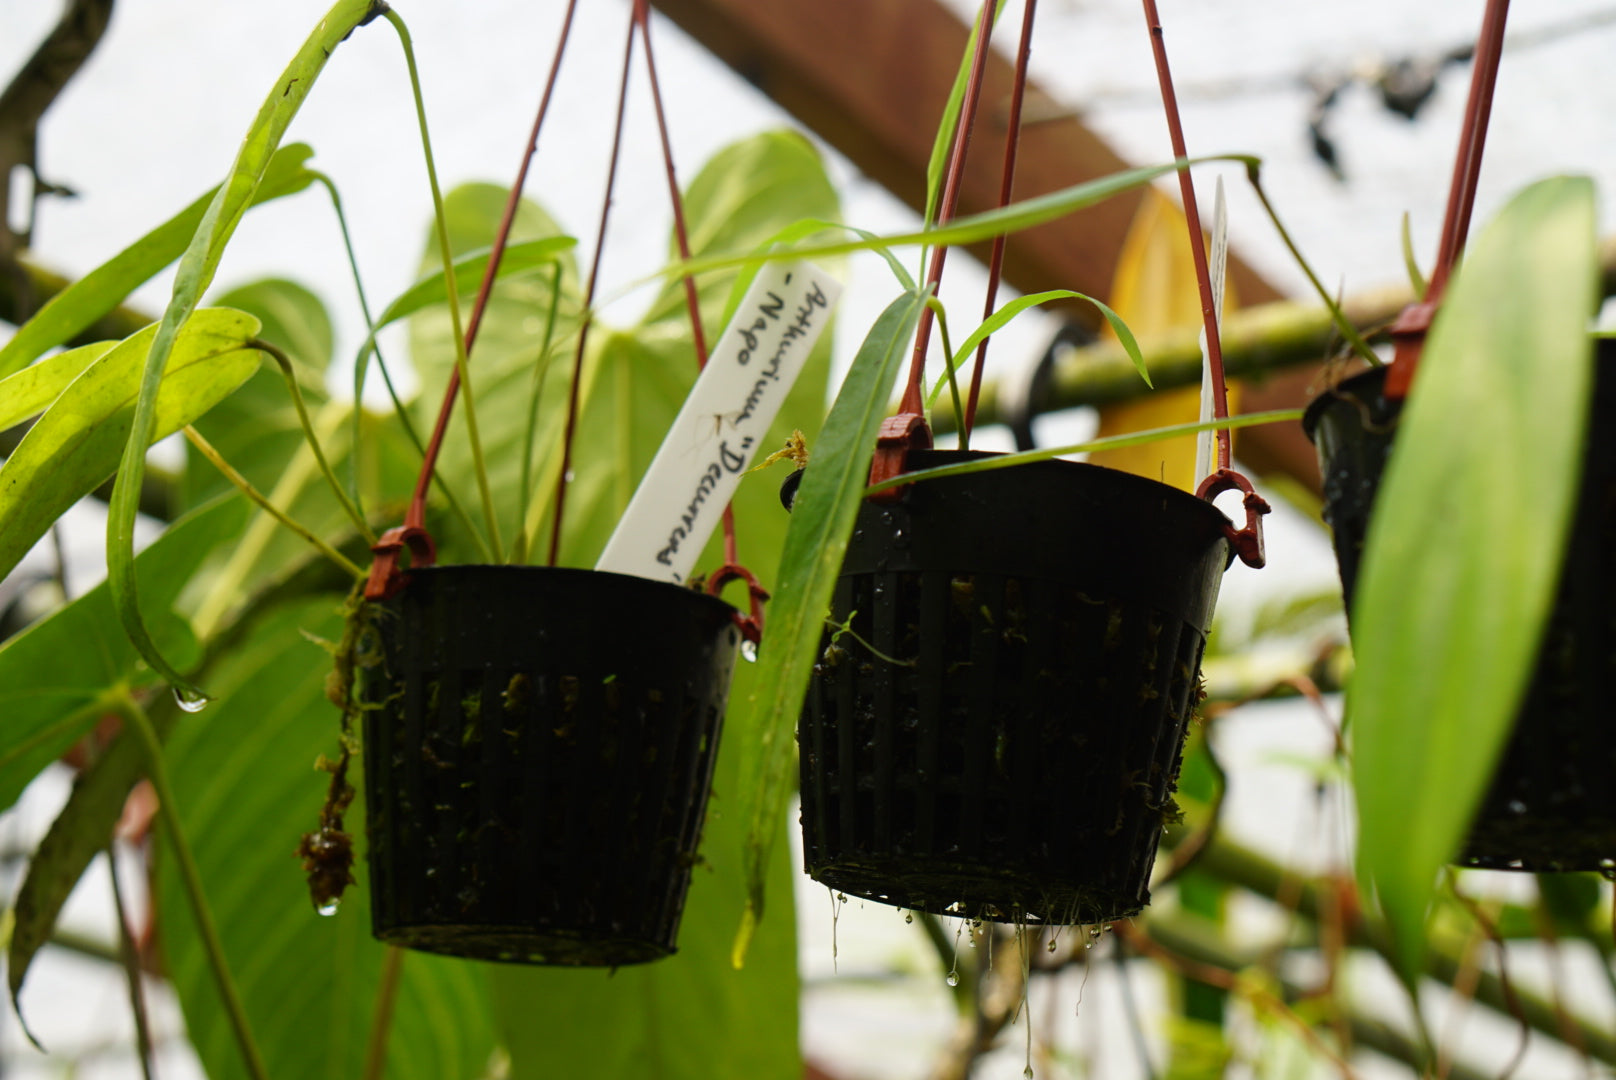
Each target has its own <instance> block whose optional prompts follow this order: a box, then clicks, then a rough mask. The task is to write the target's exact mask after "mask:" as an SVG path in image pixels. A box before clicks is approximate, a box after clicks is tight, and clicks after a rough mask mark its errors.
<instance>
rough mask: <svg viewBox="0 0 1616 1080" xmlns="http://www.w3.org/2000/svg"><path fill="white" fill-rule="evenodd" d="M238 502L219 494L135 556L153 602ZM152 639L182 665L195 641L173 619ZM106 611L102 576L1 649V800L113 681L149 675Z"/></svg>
mask: <svg viewBox="0 0 1616 1080" xmlns="http://www.w3.org/2000/svg"><path fill="white" fill-rule="evenodd" d="M245 519H246V507H245V505H244V504H243V503H242V502H241V501H240V500H237V499H232V500H227V501H225V502H223V503H220V504H216V505H214V506H212V507H208V508H205V509H203V510H199V511H198V512H197V513H195V514H193V515H191V516H189V517H187V518H185V519H183V520H181V521H179V522H176V523H175V524H174V525H173V526H171V527H170V528H169V529H168V530H167V531H165V532H164V533H163V535H162V536H161V537H159V538H158V539H157V540H156V541H155V542H154V543H153V544H152V545H151V547H149V548H147V549H146V550H145V551H143V552H141V553H140V555H138V556H137V557H136V561H137V562H138V563H139V564H140V568H141V572H142V573H145V574H149V575H150V577H151V583H152V594H151V600H152V609H153V610H154V611H164V612H166V611H168V610H169V609H171V608H172V607H173V606H174V603H175V601H176V599H177V598H178V597H179V595H180V590H181V589H182V588H184V586H185V584H186V583H187V582H188V581H189V580H190V579H191V577H192V575H193V574H194V573H195V572H196V570H197V567H198V566H199V564H200V563H201V562H202V559H203V557H204V556H206V555H207V554H208V552H210V551H211V550H213V549H214V548H216V547H217V546H218V545H219V544H220V543H222V542H223V541H224V540H225V538H226V537H228V536H231V535H234V534H235V533H236V532H238V531H239V530H240V528H241V524H242V522H243V521H244V520H245ZM159 626H160V631H161V632H160V636H161V637H162V638H163V639H164V640H166V641H167V642H168V643H169V645H170V647H172V648H173V649H174V650H175V654H176V655H177V656H179V657H180V658H181V660H182V662H194V661H195V659H196V642H195V639H194V638H193V637H192V636H191V634H190V632H189V630H188V628H187V627H186V626H185V625H184V624H183V623H182V621H181V620H179V619H177V618H165V619H163V620H162V621H161V622H160V624H159ZM137 660H138V657H137V655H136V653H135V650H134V647H133V646H132V645H130V644H129V642H128V641H127V640H126V639H125V638H124V636H123V634H122V633H121V632H120V631H119V629H118V627H117V621H116V619H114V618H113V612H112V599H111V597H110V596H109V595H108V592H107V586H106V585H105V584H104V583H103V584H101V585H98V586H96V587H95V588H93V589H91V590H90V591H89V592H87V593H85V594H84V595H83V596H81V597H79V598H78V599H77V600H75V601H73V603H71V604H69V605H67V606H66V607H64V608H60V609H59V610H57V611H55V612H53V613H52V614H51V615H50V616H49V617H47V618H45V619H42V620H41V621H39V622H37V623H35V624H34V625H33V626H31V627H29V628H28V629H27V630H25V631H23V632H22V633H21V634H18V635H17V636H16V637H14V638H12V639H10V640H9V641H7V642H6V643H5V644H4V645H3V646H0V715H3V716H4V717H5V723H4V724H0V807H8V806H10V805H11V804H12V803H14V802H16V800H17V796H18V795H19V794H20V793H21V792H22V789H23V788H24V787H26V786H27V784H28V782H29V781H31V780H32V779H33V778H34V777H35V776H36V775H37V774H38V773H39V771H40V770H41V769H43V768H44V767H45V766H46V765H48V764H49V763H50V762H52V761H54V760H56V759H57V758H59V757H61V756H62V754H63V753H65V752H66V751H67V749H68V747H70V746H72V745H73V743H74V742H75V741H76V740H77V739H78V737H79V736H80V735H82V734H84V732H85V731H87V730H89V729H90V728H91V727H93V726H94V724H95V722H96V721H97V720H99V719H100V718H101V716H102V715H103V713H104V712H106V711H108V710H109V708H110V707H109V706H108V704H107V702H108V700H110V696H111V694H112V692H113V691H115V690H116V689H117V688H118V687H119V686H120V685H124V684H129V685H134V684H137V683H140V682H146V681H149V680H150V678H151V676H150V673H146V674H145V675H141V674H140V673H139V672H138V671H137Z"/></svg>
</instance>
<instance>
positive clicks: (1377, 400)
mask: <svg viewBox="0 0 1616 1080" xmlns="http://www.w3.org/2000/svg"><path fill="white" fill-rule="evenodd" d="M1385 372H1386V369H1385V368H1376V369H1373V370H1371V371H1367V372H1364V373H1363V374H1360V375H1355V376H1353V377H1352V378H1350V379H1347V380H1345V381H1343V382H1342V383H1341V384H1340V385H1339V386H1337V387H1335V388H1333V389H1332V390H1329V391H1326V392H1325V393H1322V394H1320V395H1319V397H1318V398H1317V399H1316V400H1314V402H1313V403H1312V404H1311V405H1310V406H1309V407H1308V410H1307V413H1306V415H1305V416H1304V417H1303V420H1302V425H1303V428H1304V430H1305V431H1306V432H1307V434H1308V437H1309V438H1311V439H1312V440H1313V442H1314V444H1315V446H1316V447H1317V449H1318V453H1319V467H1320V470H1321V471H1322V473H1323V478H1324V518H1325V520H1326V521H1327V522H1328V523H1329V525H1330V527H1331V529H1332V531H1333V533H1334V544H1335V551H1336V559H1337V565H1338V566H1339V568H1340V572H1341V585H1342V591H1343V593H1344V595H1345V597H1346V601H1347V607H1348V609H1349V610H1350V609H1351V606H1352V598H1353V595H1354V591H1355V588H1356V585H1357V578H1358V569H1359V561H1360V558H1361V555H1362V552H1363V545H1364V540H1365V537H1366V536H1367V534H1368V529H1369V520H1370V516H1371V513H1372V511H1373V508H1374V500H1375V494H1376V492H1377V491H1378V490H1379V487H1380V478H1381V473H1382V471H1383V469H1384V468H1385V464H1386V461H1387V458H1388V456H1389V455H1390V453H1391V451H1392V447H1393V445H1394V443H1395V439H1396V433H1397V423H1398V418H1399V415H1400V413H1401V405H1402V403H1401V402H1399V401H1388V400H1387V399H1386V396H1385V393H1384V391H1383V384H1384V381H1385ZM1594 372H1595V375H1594V393H1593V405H1592V413H1591V415H1590V417H1589V426H1588V439H1587V447H1586V451H1585V457H1584V463H1583V476H1582V486H1581V489H1580V491H1579V494H1578V502H1577V509H1576V516H1575V518H1574V520H1573V523H1572V527H1571V536H1570V544H1569V546H1568V548H1567V550H1566V553H1565V560H1564V563H1563V564H1562V568H1561V579H1560V585H1559V590H1558V593H1557V595H1556V598H1555V603H1554V608H1553V610H1552V611H1551V613H1550V616H1549V622H1548V626H1547V629H1546V630H1545V632H1544V638H1543V643H1542V645H1541V646H1540V647H1539V651H1538V659H1537V666H1536V668H1535V670H1534V672H1533V675H1532V679H1531V683H1530V685H1529V687H1528V689H1527V691H1526V694H1525V697H1524V698H1523V699H1522V702H1521V705H1520V709H1519V712H1518V714H1517V717H1516V721H1515V730H1514V732H1513V734H1512V735H1511V737H1510V741H1509V743H1508V746H1507V747H1506V749H1505V751H1504V754H1503V757H1502V759H1501V760H1500V762H1499V765H1498V770H1497V772H1496V773H1495V774H1494V776H1493V780H1492V784H1491V787H1490V788H1489V789H1488V792H1487V795H1486V797H1485V799H1484V801H1483V803H1482V806H1481V809H1480V810H1479V811H1478V813H1477V816H1476V820H1475V822H1474V824H1473V825H1472V827H1471V832H1470V837H1469V840H1468V842H1467V844H1466V847H1465V850H1464V852H1463V854H1462V855H1461V856H1460V858H1459V862H1460V863H1461V864H1463V865H1466V866H1474V867H1481V868H1486V869H1494V870H1531V871H1553V870H1605V871H1609V870H1611V869H1613V868H1616V784H1612V783H1611V777H1612V776H1616V724H1613V723H1612V722H1611V718H1612V706H1611V687H1612V686H1616V341H1611V340H1608V339H1602V340H1601V341H1600V342H1599V344H1598V346H1597V349H1596V351H1595V367H1594Z"/></svg>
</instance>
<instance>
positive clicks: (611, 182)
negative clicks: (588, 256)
mask: <svg viewBox="0 0 1616 1080" xmlns="http://www.w3.org/2000/svg"><path fill="white" fill-rule="evenodd" d="M634 26H635V18H634V16H633V15H630V17H629V24H628V38H627V40H626V42H625V43H624V47H623V79H622V82H621V83H620V84H619V86H618V89H617V122H616V125H615V126H614V128H613V130H612V156H611V161H610V163H609V164H608V165H607V167H606V196H605V198H604V199H603V200H602V202H601V208H600V228H599V230H597V232H596V234H595V259H594V262H593V263H591V264H590V267H589V284H588V286H587V287H586V288H585V289H584V319H583V325H582V326H580V327H579V328H578V349H577V351H576V352H575V353H574V354H573V358H572V386H571V387H570V388H569V389H568V392H567V430H566V435H565V436H564V438H563V440H562V444H561V475H560V476H558V477H556V507H555V518H554V519H553V520H552V522H551V527H550V557H549V564H550V565H551V566H554V565H555V564H556V558H557V557H558V555H559V554H560V551H561V516H562V513H563V511H564V510H565V509H566V502H567V482H568V481H567V474H568V473H570V472H571V471H572V439H573V435H574V433H575V432H576V431H577V427H578V384H579V382H580V381H581V380H582V377H583V368H584V348H585V346H586V345H587V344H588V341H589V328H590V326H591V325H593V323H594V321H595V312H594V307H595V286H596V284H597V283H598V281H599V280H600V264H601V262H602V261H603V259H604V257H605V254H606V224H607V222H608V220H609V219H610V218H611V212H612V190H613V188H615V187H616V185H617V162H618V159H619V158H620V157H621V156H622V149H623V115H624V113H626V112H627V111H628V74H629V62H630V61H631V60H632V59H633V57H634Z"/></svg>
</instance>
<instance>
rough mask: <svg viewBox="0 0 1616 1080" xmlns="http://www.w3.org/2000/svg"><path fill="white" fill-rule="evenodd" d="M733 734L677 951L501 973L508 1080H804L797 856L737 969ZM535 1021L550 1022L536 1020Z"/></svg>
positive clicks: (778, 876) (739, 830) (774, 878)
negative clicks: (606, 965)
mask: <svg viewBox="0 0 1616 1080" xmlns="http://www.w3.org/2000/svg"><path fill="white" fill-rule="evenodd" d="M771 486H772V485H771ZM771 497H772V493H771ZM775 508H776V509H777V510H778V509H779V500H778V498H775ZM745 666H748V667H750V665H745ZM732 734H733V731H732V730H726V731H725V733H724V741H723V742H722V743H720V747H719V755H718V766H717V770H716V772H715V775H714V777H713V798H712V801H711V802H710V803H709V805H708V809H707V824H706V827H705V829H704V830H703V833H702V845H701V850H702V862H701V863H700V864H698V866H697V867H696V870H695V873H694V875H693V876H692V880H691V884H690V895H689V899H688V901H687V903H686V907H685V915H684V921H683V923H682V925H681V926H680V929H679V951H678V953H677V954H676V955H674V956H673V957H671V958H669V959H666V960H659V961H657V962H656V963H654V964H641V965H637V966H634V967H628V968H621V969H619V970H617V971H616V972H608V971H601V970H587V969H579V970H563V969H555V968H550V969H545V968H520V967H513V966H505V965H501V966H498V967H496V968H494V969H493V971H492V976H493V979H492V986H493V995H494V1004H495V1016H496V1018H497V1020H498V1023H499V1028H500V1034H501V1036H502V1037H503V1039H504V1041H505V1044H506V1046H507V1047H508V1048H509V1050H510V1054H511V1080H549V1078H551V1077H589V1078H591V1080H640V1078H642V1077H655V1078H656V1080H754V1078H763V1077H791V1078H795V1077H800V1076H801V1075H802V1062H801V1058H800V1057H799V1052H798V1048H797V1010H798V1004H797V956H796V949H797V945H796V927H795V925H794V920H793V919H792V912H791V910H790V904H789V898H790V896H791V888H792V879H793V877H794V874H793V872H792V867H791V866H790V864H789V860H786V859H777V860H775V864H774V866H773V867H771V868H770V873H769V887H770V888H771V889H772V890H773V891H774V895H775V896H776V897H779V898H781V901H782V903H781V910H780V911H778V912H776V913H775V915H776V917H775V918H774V919H771V920H770V922H769V923H768V925H766V926H764V927H763V928H762V929H761V930H760V931H759V933H758V936H757V939H756V941H755V942H754V944H753V946H752V952H751V955H750V957H749V959H748V961H747V965H746V968H745V970H743V971H735V970H734V969H733V968H732V967H731V966H730V963H729V946H730V941H731V940H732V939H733V937H734V934H735V924H736V921H737V920H738V919H739V918H740V915H741V909H742V907H743V906H744V902H745V890H744V880H743V871H742V866H741V857H740V852H741V839H742V836H743V834H744V831H745V823H744V821H743V819H742V817H741V815H740V814H739V813H737V810H738V807H737V806H736V805H735V799H734V795H735V793H736V792H737V790H738V789H739V787H740V776H741V773H740V768H739V765H740V755H739V754H738V753H737V751H738V749H739V745H738V743H737V742H736V741H734V740H733V739H732V737H731V736H732ZM536 1016H542V1017H544V1022H543V1023H542V1024H540V1023H534V1017H536Z"/></svg>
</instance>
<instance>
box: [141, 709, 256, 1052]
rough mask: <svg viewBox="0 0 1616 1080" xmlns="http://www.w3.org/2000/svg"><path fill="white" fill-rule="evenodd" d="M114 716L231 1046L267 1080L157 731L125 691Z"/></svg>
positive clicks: (144, 711) (143, 710)
mask: <svg viewBox="0 0 1616 1080" xmlns="http://www.w3.org/2000/svg"><path fill="white" fill-rule="evenodd" d="M119 711H120V712H121V713H122V714H123V717H124V720H125V721H126V722H127V724H128V726H129V727H130V728H132V729H133V730H134V733H135V737H136V738H137V739H138V740H139V741H140V744H141V748H142V750H144V752H145V756H146V775H147V777H148V778H149V779H150V780H151V782H152V787H154V788H156V789H157V812H158V814H159V816H160V817H161V818H162V822H163V825H164V827H165V828H167V829H168V834H169V837H168V838H169V843H170V844H171V845H172V846H173V848H174V856H175V861H176V862H177V863H178V865H179V870H180V879H181V881H182V882H183V883H184V886H185V896H186V899H187V900H188V901H189V902H190V905H191V914H192V916H193V917H194V918H195V919H196V928H197V932H198V933H199V934H200V935H201V938H202V949H203V951H204V952H205V953H206V954H207V958H208V966H209V968H211V969H212V971H213V978H214V981H215V982H217V983H218V987H219V998H220V1000H221V1001H222V1002H223V1004H224V1009H225V1013H226V1015H227V1016H229V1018H230V1027H231V1029H232V1030H233V1031H234V1032H235V1036H236V1042H237V1044H238V1046H239V1047H240V1049H241V1057H242V1061H243V1062H244V1063H245V1064H246V1066H247V1073H248V1075H249V1076H251V1077H252V1078H253V1080H268V1078H269V1074H268V1072H267V1071H266V1070H265V1068H264V1059H263V1056H262V1055H261V1054H260V1053H259V1050H258V1044H257V1043H255V1042H254V1041H253V1036H252V1029H251V1028H250V1027H249V1025H248V1023H247V1011H246V1009H245V1008H244V1007H243V1006H242V1004H241V995H240V993H239V992H238V991H237V990H236V982H235V979H234V978H232V977H231V975H230V967H229V965H228V964H227V963H226V961H225V956H224V945H223V943H222V942H221V941H220V940H219V929H218V927H217V926H216V925H215V924H214V921H213V913H212V911H210V910H209V908H208V900H207V896H206V895H205V894H204V893H203V891H202V875H201V873H200V871H198V870H197V866H196V856H195V855H193V854H192V852H191V845H190V842H189V841H187V840H186V838H185V827H184V826H183V825H182V824H181V822H180V813H179V803H178V802H177V801H176V800H175V798H174V788H173V786H172V785H171V784H170V783H169V781H168V766H167V763H166V762H165V761H164V760H163V745H162V743H161V742H160V741H159V740H158V738H157V730H156V729H155V728H153V727H152V722H151V717H149V716H147V715H146V710H145V709H143V708H141V707H140V703H139V702H137V701H136V700H135V699H134V698H133V697H131V696H130V695H129V694H128V693H127V692H125V693H124V695H123V700H122V701H121V702H119Z"/></svg>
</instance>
